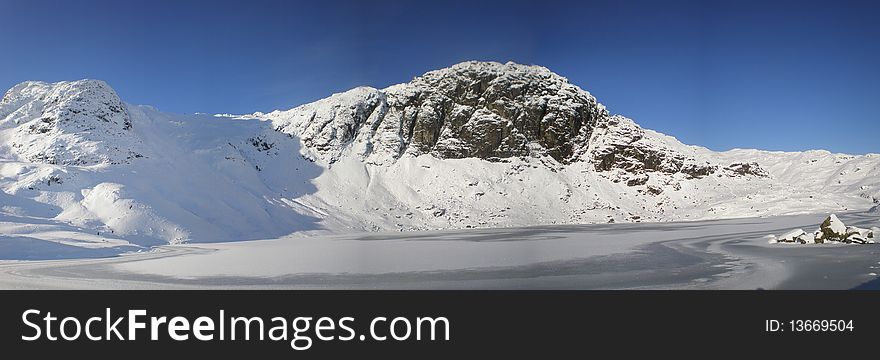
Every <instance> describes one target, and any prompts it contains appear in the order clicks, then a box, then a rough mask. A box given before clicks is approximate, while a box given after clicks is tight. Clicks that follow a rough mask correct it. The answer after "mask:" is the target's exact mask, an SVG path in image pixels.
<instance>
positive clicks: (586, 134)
mask: <svg viewBox="0 0 880 360" xmlns="http://www.w3.org/2000/svg"><path fill="white" fill-rule="evenodd" d="M0 190H2V191H0V257H3V256H2V254H4V253H6V254H10V253H13V252H18V253H19V255H20V254H21V253H22V252H23V251H24V252H26V250H23V249H32V248H34V246H35V245H45V244H46V242H50V243H51V244H53V246H63V247H65V249H67V250H70V249H71V247H73V249H80V248H108V247H111V248H113V247H118V246H120V245H123V244H126V243H133V244H138V245H147V246H149V245H155V244H162V243H178V242H183V241H199V242H213V241H230V240H246V239H256V238H271V237H278V236H281V235H286V234H290V233H294V232H298V233H312V232H351V231H363V230H422V229H441V228H465V227H490V226H521V225H532V224H547V223H590V222H602V223H605V222H621V221H624V222H626V221H673V220H694V219H708V218H724V217H745V216H770V215H781V214H793V213H809V212H825V211H841V210H864V209H868V208H871V207H872V206H875V205H876V204H878V203H880V155H863V156H852V155H842V154H831V153H828V152H825V151H808V152H803V153H783V152H766V151H758V150H732V151H727V152H720V153H719V152H713V151H710V150H708V149H705V148H701V147H695V146H689V145H684V144H682V143H680V142H679V141H677V140H676V139H675V138H673V137H670V136H666V135H663V134H659V133H657V132H654V131H651V130H647V129H642V128H641V127H639V126H638V125H637V124H636V123H635V122H633V121H632V120H630V119H627V118H625V117H622V116H619V115H612V114H610V113H609V112H608V110H606V109H605V107H604V106H603V105H602V104H600V103H599V102H598V101H597V100H596V98H595V97H593V96H592V95H591V94H590V93H588V92H586V91H584V90H582V89H580V88H579V87H577V86H576V85H573V84H571V83H569V82H568V80H566V79H565V78H563V77H561V76H559V75H556V74H554V73H552V72H551V71H549V70H548V69H546V68H543V67H539V66H527V65H518V64H513V63H507V64H500V63H491V62H466V63H462V64H458V65H455V66H452V67H450V68H446V69H442V70H437V71H432V72H429V73H426V74H425V75H423V76H420V77H417V78H415V79H414V80H413V81H411V82H409V83H405V84H400V85H394V86H391V87H389V88H386V89H374V88H369V87H360V88H356V89H352V90H350V91H347V92H344V93H340V94H334V95H332V96H330V97H328V98H326V99H323V100H319V101H317V102H314V103H311V104H306V105H302V106H299V107H296V108H293V109H290V110H284V111H274V112H271V113H254V114H250V115H244V116H229V115H224V116H220V115H217V116H208V115H178V114H168V113H163V112H160V111H158V110H156V109H154V108H151V107H149V106H134V105H129V104H124V103H122V102H121V101H120V100H119V97H118V96H117V95H116V93H115V92H114V91H113V89H112V88H110V87H109V86H108V85H107V84H106V83H103V82H100V81H94V80H81V81H74V82H62V83H55V84H47V83H39V82H26V83H22V84H19V85H17V86H15V87H13V88H12V89H10V90H9V91H8V92H7V93H6V95H5V96H4V98H3V100H2V102H0ZM56 250H57V249H56ZM28 251H29V250H28ZM35 256H37V257H39V255H35ZM10 257H12V256H10Z"/></svg>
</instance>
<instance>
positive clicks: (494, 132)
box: [252, 61, 766, 184]
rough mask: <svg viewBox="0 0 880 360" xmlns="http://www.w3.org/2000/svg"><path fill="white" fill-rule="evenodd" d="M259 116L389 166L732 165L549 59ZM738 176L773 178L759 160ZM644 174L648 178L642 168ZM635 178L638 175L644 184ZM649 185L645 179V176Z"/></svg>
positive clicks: (670, 168) (451, 73)
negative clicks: (669, 134)
mask: <svg viewBox="0 0 880 360" xmlns="http://www.w3.org/2000/svg"><path fill="white" fill-rule="evenodd" d="M252 116H255V117H258V118H263V119H268V120H271V121H273V122H274V123H275V124H276V127H277V129H278V130H279V131H282V132H285V133H288V134H291V135H295V136H298V137H300V138H301V139H302V140H303V142H304V144H305V145H306V146H307V147H308V148H310V149H312V150H313V151H314V154H315V157H317V158H320V159H322V160H324V161H326V162H327V163H330V164H332V163H333V162H335V161H337V160H338V159H339V158H340V157H341V156H345V155H346V154H353V155H356V156H358V157H360V158H361V159H362V160H364V161H366V162H368V163H374V164H388V163H392V162H394V161H396V160H397V159H399V158H400V157H401V156H418V155H422V154H431V155H433V156H435V157H437V158H441V159H450V158H480V159H486V160H490V161H498V160H502V159H505V158H512V157H520V158H525V157H532V158H546V159H547V160H549V162H551V163H556V164H558V165H565V164H569V163H573V162H588V163H591V164H593V165H594V166H595V170H596V171H599V172H624V173H626V174H627V175H626V176H622V177H621V176H615V178H616V179H621V180H627V183H630V182H631V181H630V180H632V179H631V178H632V176H635V175H642V174H645V173H648V172H660V173H665V174H676V173H683V174H685V175H686V176H687V177H689V178H699V177H704V176H708V175H710V174H713V173H715V172H716V171H719V169H722V168H724V167H725V165H728V164H713V163H710V162H706V161H705V160H702V161H701V160H697V159H696V158H695V157H694V156H693V155H692V154H689V153H687V152H681V151H679V150H678V149H677V148H679V147H683V146H684V145H681V144H680V143H678V144H676V145H674V146H668V144H667V143H668V142H669V141H667V140H663V139H659V138H658V137H659V134H656V133H653V132H650V133H646V131H645V130H643V129H642V128H641V127H639V126H638V125H637V124H635V123H634V122H633V121H632V120H630V119H627V118H625V117H623V116H620V115H613V116H612V115H610V114H609V112H608V111H607V110H606V108H605V106H603V105H602V104H600V103H599V102H598V101H597V100H596V98H595V97H593V96H592V95H591V94H590V93H589V92H587V91H584V90H582V89H581V88H579V87H577V86H575V85H572V84H570V83H569V82H568V80H567V79H565V78H564V77H561V76H559V75H557V74H555V73H553V72H551V71H550V70H548V69H546V68H544V67H540V66H529V65H520V64H514V63H506V64H501V63H495V62H475V61H472V62H465V63H460V64H457V65H454V66H452V67H449V68H446V69H441V70H436V71H431V72H428V73H426V74H424V75H422V76H420V77H416V78H415V79H414V80H412V81H411V82H409V83H405V84H399V85H395V86H391V87H389V88H386V89H382V90H380V89H374V88H369V87H361V88H356V89H353V90H350V91H348V92H345V93H340V94H335V95H333V96H331V97H330V98H327V99H324V100H320V101H317V102H314V103H311V104H307V105H303V106H300V107H297V108H294V109H292V110H287V111H276V112H272V113H269V114H262V113H257V114H253V115H252ZM728 173H729V174H732V176H765V174H766V172H762V171H761V170H760V166H759V165H757V164H752V165H748V166H746V167H743V166H738V167H737V168H736V169H735V170H731V171H729V172H728ZM642 178H644V176H642ZM639 182H640V181H638V180H635V181H634V182H633V183H635V184H638V183H639ZM642 183H643V182H642Z"/></svg>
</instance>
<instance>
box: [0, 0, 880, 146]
mask: <svg viewBox="0 0 880 360" xmlns="http://www.w3.org/2000/svg"><path fill="white" fill-rule="evenodd" d="M877 18H880V2H876V1H873V2H872V1H861V2H857V1H834V2H830V1H823V2H810V1H661V0H654V1H622V0H617V1H614V0H608V1H588V0H581V1H571V2H565V1H553V0H543V1H503V2H501V1H498V2H495V1H477V0H470V1H449V0H445V1H383V0H374V1H328V0H325V1H237V2H231V1H174V2H172V1H157V0H151V1H137V0H128V1H36V0H32V1H24V0H20V1H10V0H0V34H2V38H3V40H2V43H0V49H3V51H2V52H0V54H2V55H0V88H3V89H7V88H9V87H11V86H12V85H14V84H16V83H18V82H21V81H24V80H44V81H58V80H71V79H79V78H96V79H102V80H106V81H107V82H109V83H110V84H111V85H112V86H113V87H114V88H115V89H116V90H117V91H118V92H119V93H120V96H122V97H123V99H124V100H125V101H127V102H130V103H135V104H150V105H154V106H156V107H158V108H160V109H162V110H165V111H172V112H180V113H191V112H209V113H220V112H230V113H249V112H253V111H268V110H272V109H276V108H283V109H286V108H291V107H294V106H296V105H299V104H302V103H306V102H309V101H313V100H317V99H320V98H323V97H326V96H327V95H329V94H331V93H333V92H338V91H343V90H346V89H349V88H352V87H354V86H358V85H370V86H374V87H385V86H388V85H391V84H395V83H399V82H405V81H408V80H410V79H411V78H412V77H413V76H416V75H419V74H422V73H424V72H426V71H428V70H432V69H436V68H441V67H446V66H449V65H451V64H454V63H456V62H460V61H464V60H472V59H475V60H495V61H502V62H504V61H508V60H512V61H516V62H520V63H527V64H539V65H543V66H546V67H548V68H550V69H551V70H553V71H555V72H557V73H559V74H561V75H563V76H566V77H568V78H569V79H570V81H571V82H573V83H574V84H577V85H579V86H580V87H582V88H584V89H586V90H589V91H590V92H592V93H593V94H594V95H595V96H596V97H597V98H599V101H601V102H603V103H604V104H606V105H607V106H608V108H609V109H610V110H611V111H612V112H614V113H620V114H623V115H626V116H629V117H631V118H633V119H635V120H636V122H638V123H639V124H641V125H642V126H644V127H646V128H651V129H655V130H658V131H661V132H664V133H667V134H669V135H673V136H676V137H678V138H679V139H680V140H682V141H684V142H686V143H690V144H699V145H703V146H707V147H709V148H712V149H715V150H726V149H730V148H736V147H740V148H762V149H770V150H804V149H815V148H821V149H828V150H831V151H836V152H848V153H866V152H880V116H878V115H877V114H878V111H877V104H878V103H880V101H878V100H880V59H878V56H880V40H878V39H880V22H878V21H876V19H877Z"/></svg>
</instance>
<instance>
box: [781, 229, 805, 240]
mask: <svg viewBox="0 0 880 360" xmlns="http://www.w3.org/2000/svg"><path fill="white" fill-rule="evenodd" d="M806 234H807V232H806V231H804V229H796V230H792V231H789V232H787V233H785V234H782V235H780V236H779V237H777V238H776V241H778V242H786V243H793V242H800V240H799V239H800V238H801V237H802V236H804V235H806Z"/></svg>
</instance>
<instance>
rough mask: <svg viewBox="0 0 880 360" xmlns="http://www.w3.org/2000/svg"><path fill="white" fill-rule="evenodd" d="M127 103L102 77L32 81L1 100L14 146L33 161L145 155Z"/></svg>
mask: <svg viewBox="0 0 880 360" xmlns="http://www.w3.org/2000/svg"><path fill="white" fill-rule="evenodd" d="M131 130H132V122H131V117H130V116H129V114H128V110H127V109H126V106H125V105H124V104H123V102H122V100H120V99H119V96H118V95H117V94H116V91H114V90H113V88H112V87H110V85H108V84H107V83H106V82H104V81H101V80H90V79H86V80H78V81H62V82H57V83H45V82H39V81H26V82H23V83H20V84H18V85H16V86H14V87H12V88H11V89H10V90H9V91H7V92H6V94H5V95H4V96H3V100H0V131H4V132H10V134H9V135H8V136H9V138H10V139H11V140H10V143H9V146H10V151H11V152H12V153H14V154H16V155H18V156H19V157H21V158H24V159H25V160H28V161H31V162H43V163H49V164H64V165H95V164H101V163H111V164H112V163H124V162H128V161H130V160H131V159H133V158H136V157H142V156H143V155H142V154H141V153H140V152H139V149H138V148H139V146H138V144H137V141H136V140H135V139H134V138H133V137H132V136H131Z"/></svg>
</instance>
